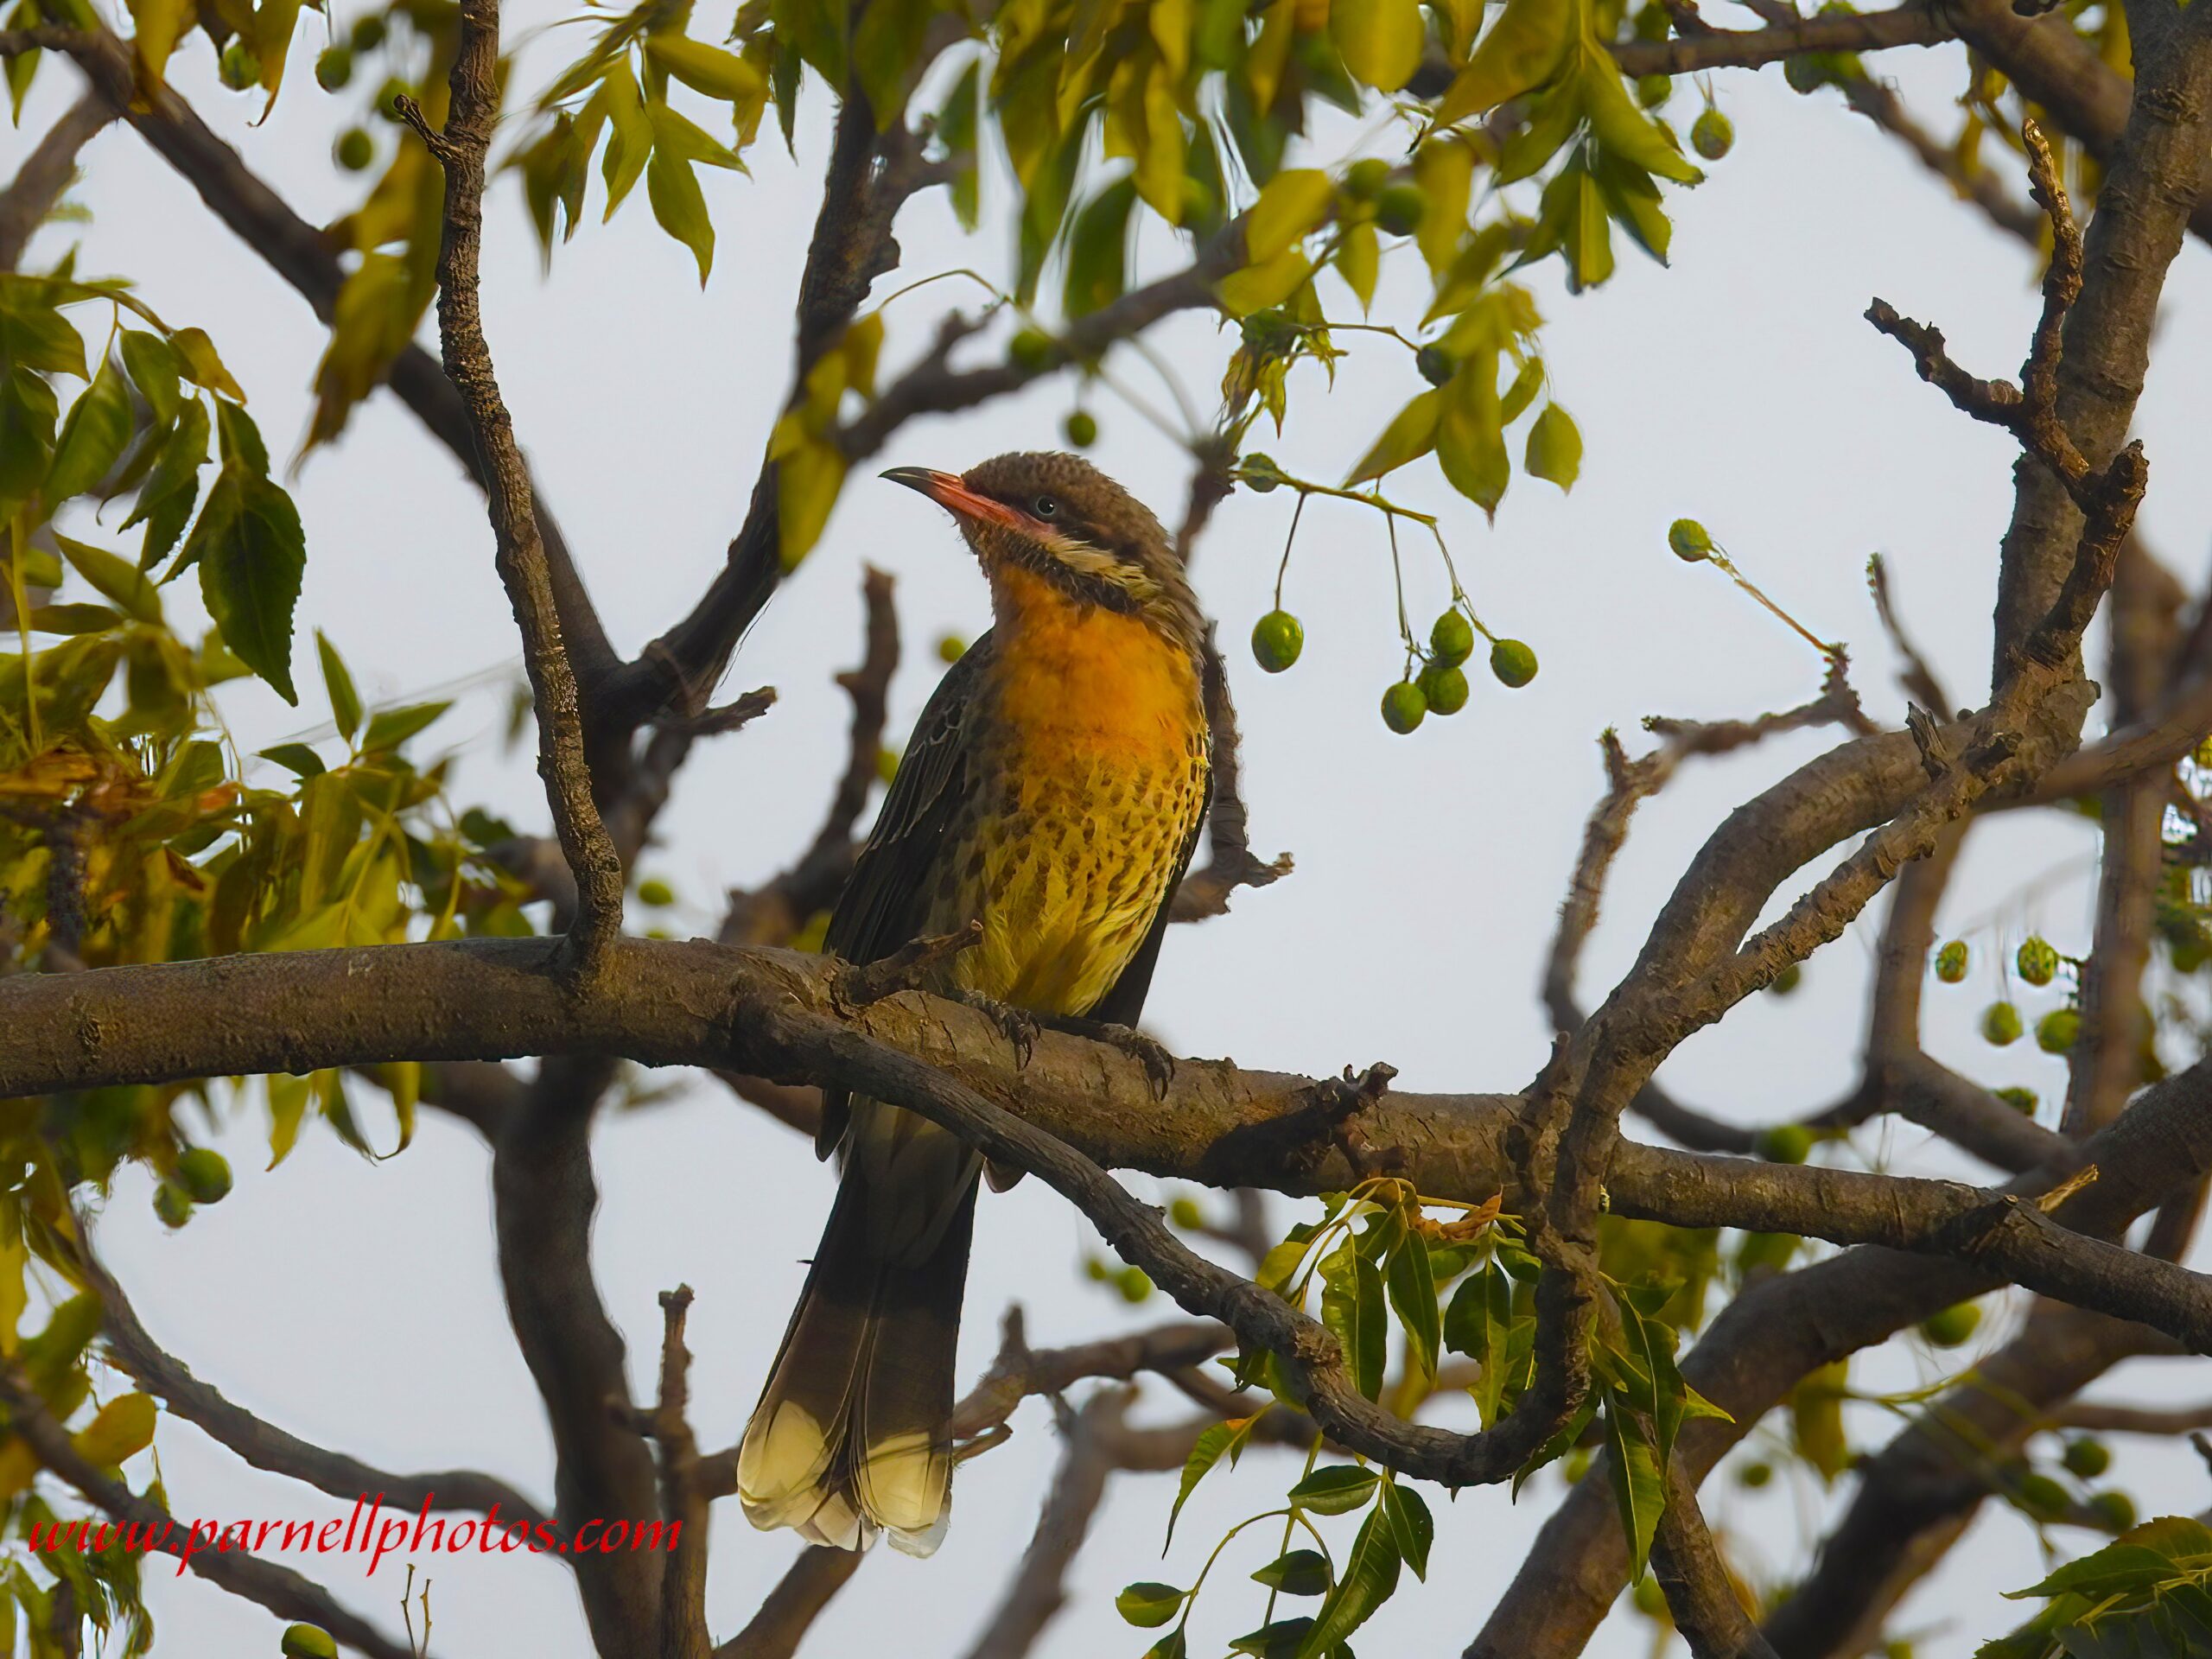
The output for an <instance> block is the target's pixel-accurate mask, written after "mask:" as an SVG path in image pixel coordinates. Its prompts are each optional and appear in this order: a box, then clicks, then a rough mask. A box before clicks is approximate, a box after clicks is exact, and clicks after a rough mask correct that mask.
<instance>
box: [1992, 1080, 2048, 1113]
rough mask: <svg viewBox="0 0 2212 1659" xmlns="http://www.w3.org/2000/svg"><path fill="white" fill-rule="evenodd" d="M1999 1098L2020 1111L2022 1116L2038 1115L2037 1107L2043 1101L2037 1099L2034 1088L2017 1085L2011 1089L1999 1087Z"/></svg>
mask: <svg viewBox="0 0 2212 1659" xmlns="http://www.w3.org/2000/svg"><path fill="white" fill-rule="evenodd" d="M1997 1098H1998V1099H1999V1100H2001V1101H2003V1102H2004V1103H2005V1104H2006V1105H2007V1106H2010V1107H2011V1108H2012V1109H2013V1110H2014V1111H2016V1112H2018V1113H2019V1115H2020V1116H2022V1117H2033V1116H2035V1115H2036V1107H2037V1105H2038V1104H2040V1103H2039V1102H2038V1101H2037V1098H2036V1091H2035V1090H2032V1089H2022V1088H2019V1087H2018V1086H2017V1085H2015V1086H2014V1087H2012V1088H2009V1089H1999V1090H1997Z"/></svg>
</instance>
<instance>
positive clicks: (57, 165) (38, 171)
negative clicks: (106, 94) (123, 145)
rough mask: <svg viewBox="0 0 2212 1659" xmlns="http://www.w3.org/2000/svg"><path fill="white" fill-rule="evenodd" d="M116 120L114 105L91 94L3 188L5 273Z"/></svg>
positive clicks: (0, 234)
mask: <svg viewBox="0 0 2212 1659" xmlns="http://www.w3.org/2000/svg"><path fill="white" fill-rule="evenodd" d="M114 119H115V107H114V105H111V104H110V103H109V102H108V101H107V99H105V98H102V97H101V96H100V95H99V93H98V92H86V93H85V94H84V95H83V96H82V97H81V98H79V99H78V100H77V101H76V102H75V103H74V104H72V105H70V106H69V107H68V108H67V109H66V110H64V111H62V112H61V118H60V120H58V121H56V122H55V123H54V124H53V125H52V126H51V127H48V129H47V130H46V136H45V137H42V138H41V139H40V140H39V141H38V143H37V145H36V147H35V149H32V151H31V153H30V154H29V155H28V156H24V157H23V164H22V166H21V167H19V168H16V176H15V178H14V180H13V181H11V182H10V184H9V186H8V188H6V189H4V190H0V270H15V269H16V266H17V265H18V264H22V257H23V249H24V247H25V246H26V245H28V244H29V241H30V239H31V238H32V236H33V235H34V234H35V232H37V230H38V227H39V226H41V225H43V224H45V223H46V220H47V216H48V214H49V213H53V211H54V204H55V203H56V202H58V201H60V200H61V193H62V192H63V191H65V190H67V188H69V181H70V180H72V179H73V178H75V177H76V176H77V154H78V152H79V150H81V149H84V147H85V146H86V144H87V143H90V142H91V141H92V139H93V138H94V137H97V136H98V135H99V133H100V132H101V131H103V130H105V128H106V126H107V124H108V123H109V122H111V121H112V120H114Z"/></svg>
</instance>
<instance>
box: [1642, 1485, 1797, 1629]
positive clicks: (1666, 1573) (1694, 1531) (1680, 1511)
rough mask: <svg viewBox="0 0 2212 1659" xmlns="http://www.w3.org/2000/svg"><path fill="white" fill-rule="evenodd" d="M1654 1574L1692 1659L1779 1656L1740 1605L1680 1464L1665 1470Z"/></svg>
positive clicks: (1652, 1558)
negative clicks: (1665, 1486)
mask: <svg viewBox="0 0 2212 1659" xmlns="http://www.w3.org/2000/svg"><path fill="white" fill-rule="evenodd" d="M1651 1570H1652V1571H1653V1572H1654V1573H1656V1574H1657V1575H1658V1579H1659V1585H1660V1588H1662V1590H1664V1591H1665V1592H1667V1611H1669V1612H1670V1613H1672V1614H1673V1615H1674V1618H1675V1629H1676V1630H1680V1631H1681V1633H1682V1636H1683V1637H1684V1639H1685V1640H1687V1641H1688V1643H1689V1644H1690V1653H1691V1655H1692V1659H1776V1656H1775V1651H1774V1649H1772V1648H1770V1647H1769V1646H1768V1645H1767V1642H1766V1638H1765V1637H1764V1636H1761V1635H1760V1634H1759V1627H1758V1625H1756V1624H1753V1623H1751V1615H1750V1614H1748V1613H1746V1612H1745V1611H1744V1605H1743V1603H1741V1602H1740V1601H1738V1600H1737V1599H1736V1589H1735V1586H1734V1585H1732V1583H1730V1582H1729V1579H1728V1569H1727V1568H1726V1567H1725V1566H1724V1565H1722V1563H1721V1560H1720V1552H1719V1550H1718V1549H1717V1548H1714V1547H1713V1534H1712V1532H1711V1530H1710V1529H1707V1526H1706V1524H1705V1512H1704V1511H1703V1510H1700V1508H1698V1503H1697V1484H1696V1483H1695V1482H1694V1481H1693V1480H1691V1479H1690V1478H1689V1477H1688V1474H1687V1473H1686V1472H1685V1471H1683V1468H1682V1465H1681V1463H1680V1462H1678V1461H1676V1460H1675V1459H1669V1460H1668V1465H1667V1498H1666V1502H1665V1503H1664V1504H1663V1505H1662V1507H1661V1509H1660V1511H1659V1533H1658V1536H1657V1537H1656V1539H1655V1540H1654V1541H1653V1543H1652V1551H1651Z"/></svg>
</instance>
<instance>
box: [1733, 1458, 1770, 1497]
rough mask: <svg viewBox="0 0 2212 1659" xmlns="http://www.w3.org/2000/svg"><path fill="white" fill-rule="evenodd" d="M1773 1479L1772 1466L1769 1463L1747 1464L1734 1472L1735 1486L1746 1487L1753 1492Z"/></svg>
mask: <svg viewBox="0 0 2212 1659" xmlns="http://www.w3.org/2000/svg"><path fill="white" fill-rule="evenodd" d="M1773 1478H1774V1465H1772V1464H1770V1463H1747V1464H1745V1465H1743V1466H1742V1467H1741V1468H1739V1469H1738V1470H1737V1471H1736V1484H1738V1486H1748V1487H1750V1488H1751V1491H1755V1492H1756V1491H1758V1489H1759V1488H1760V1487H1762V1486H1764V1485H1766V1484H1768V1483H1770V1481H1772V1480H1773Z"/></svg>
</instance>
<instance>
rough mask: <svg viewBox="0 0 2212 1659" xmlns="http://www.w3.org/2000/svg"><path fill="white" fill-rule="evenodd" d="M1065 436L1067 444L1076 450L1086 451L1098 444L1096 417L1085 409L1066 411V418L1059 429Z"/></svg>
mask: <svg viewBox="0 0 2212 1659" xmlns="http://www.w3.org/2000/svg"><path fill="white" fill-rule="evenodd" d="M1061 430H1062V431H1064V432H1065V433H1066V434H1067V440H1068V442H1070V443H1071V444H1072V445H1073V446H1074V447H1075V448H1077V449H1088V448H1090V446H1091V445H1092V444H1094V443H1096V442H1098V417H1097V416H1096V415H1093V414H1092V413H1091V412H1090V410H1087V409H1077V410H1069V411H1068V418H1067V420H1066V422H1065V424H1064V425H1063V426H1062V427H1061Z"/></svg>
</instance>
